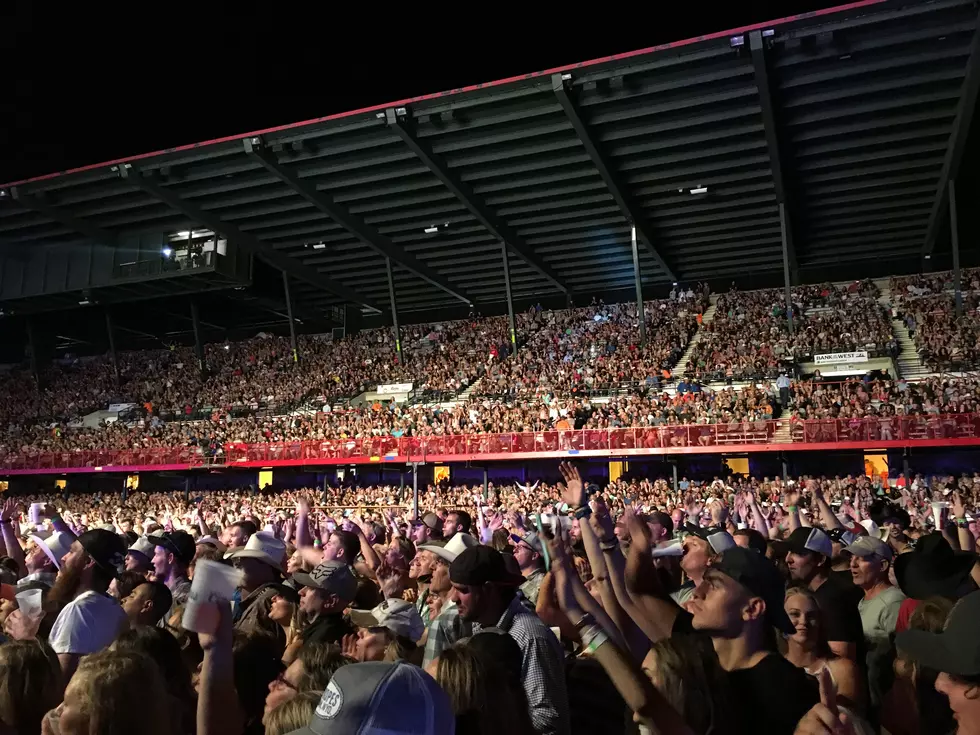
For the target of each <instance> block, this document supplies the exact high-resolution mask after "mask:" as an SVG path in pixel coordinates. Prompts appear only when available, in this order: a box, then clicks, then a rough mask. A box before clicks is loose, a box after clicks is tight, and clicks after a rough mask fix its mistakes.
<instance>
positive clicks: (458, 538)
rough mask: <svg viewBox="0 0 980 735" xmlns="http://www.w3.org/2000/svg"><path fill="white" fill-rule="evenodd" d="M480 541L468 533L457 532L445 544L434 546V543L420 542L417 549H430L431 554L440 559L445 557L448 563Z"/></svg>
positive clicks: (477, 544)
mask: <svg viewBox="0 0 980 735" xmlns="http://www.w3.org/2000/svg"><path fill="white" fill-rule="evenodd" d="M479 545H480V542H479V541H478V540H477V539H475V538H473V537H472V536H470V535H469V534H468V533H457V534H456V535H454V536H453V537H452V538H451V539H449V541H448V542H447V543H446V545H445V546H436V545H435V544H422V545H421V546H419V549H420V550H421V549H424V550H425V551H431V552H432V553H433V554H435V555H436V556H438V557H439V558H441V559H445V560H446V561H448V562H449V563H450V564H452V563H453V561H454V560H455V559H456V557H457V556H459V555H460V554H462V553H463V552H464V551H466V550H467V549H468V548H470V547H472V546H479Z"/></svg>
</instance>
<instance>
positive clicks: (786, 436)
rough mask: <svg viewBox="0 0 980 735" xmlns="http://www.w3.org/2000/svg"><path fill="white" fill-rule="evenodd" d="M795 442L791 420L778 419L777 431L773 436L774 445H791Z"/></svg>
mask: <svg viewBox="0 0 980 735" xmlns="http://www.w3.org/2000/svg"><path fill="white" fill-rule="evenodd" d="M792 441H793V432H792V427H791V425H790V422H789V419H778V420H777V421H776V431H775V433H773V435H772V443H773V444H790V443H792Z"/></svg>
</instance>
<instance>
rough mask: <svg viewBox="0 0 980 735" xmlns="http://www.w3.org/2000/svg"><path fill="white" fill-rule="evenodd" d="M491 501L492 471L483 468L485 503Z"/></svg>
mask: <svg viewBox="0 0 980 735" xmlns="http://www.w3.org/2000/svg"><path fill="white" fill-rule="evenodd" d="M525 482H526V480H525ZM489 499H490V470H489V469H488V468H486V467H484V468H483V502H484V503H486V502H487V501H488V500H489Z"/></svg>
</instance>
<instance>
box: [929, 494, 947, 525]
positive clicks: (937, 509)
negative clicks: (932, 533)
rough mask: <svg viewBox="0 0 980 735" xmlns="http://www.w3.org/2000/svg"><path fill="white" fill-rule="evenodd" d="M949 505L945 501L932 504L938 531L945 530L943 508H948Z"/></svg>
mask: <svg viewBox="0 0 980 735" xmlns="http://www.w3.org/2000/svg"><path fill="white" fill-rule="evenodd" d="M948 507H949V503H947V502H946V501H945V500H940V501H937V502H935V503H933V504H932V520H933V521H934V522H935V524H936V530H937V531H942V530H943V521H942V519H943V508H948Z"/></svg>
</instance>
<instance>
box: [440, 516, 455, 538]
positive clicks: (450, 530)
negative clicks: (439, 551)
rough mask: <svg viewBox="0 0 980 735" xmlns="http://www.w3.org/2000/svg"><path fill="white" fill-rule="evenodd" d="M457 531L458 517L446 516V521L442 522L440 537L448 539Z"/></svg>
mask: <svg viewBox="0 0 980 735" xmlns="http://www.w3.org/2000/svg"><path fill="white" fill-rule="evenodd" d="M458 530H459V516H458V515H456V514H455V513H450V514H449V515H448V516H446V520H444V521H443V522H442V536H443V538H445V539H449V537H450V536H452V535H453V534H454V533H456V531H458Z"/></svg>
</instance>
